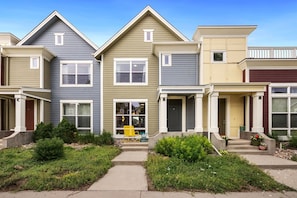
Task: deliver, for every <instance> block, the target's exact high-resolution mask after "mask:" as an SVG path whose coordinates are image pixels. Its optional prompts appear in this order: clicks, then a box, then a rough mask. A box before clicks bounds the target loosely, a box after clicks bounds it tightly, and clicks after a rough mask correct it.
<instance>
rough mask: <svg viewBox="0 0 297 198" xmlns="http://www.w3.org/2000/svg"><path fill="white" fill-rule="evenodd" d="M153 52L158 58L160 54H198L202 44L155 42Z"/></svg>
mask: <svg viewBox="0 0 297 198" xmlns="http://www.w3.org/2000/svg"><path fill="white" fill-rule="evenodd" d="M152 51H153V54H154V55H156V56H159V54H160V53H198V52H199V51H200V42H184V41H180V42H179V41H177V42H153V43H152Z"/></svg>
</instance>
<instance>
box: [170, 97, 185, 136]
mask: <svg viewBox="0 0 297 198" xmlns="http://www.w3.org/2000/svg"><path fill="white" fill-rule="evenodd" d="M167 99H168V100H170V99H179V100H182V132H186V96H168V98H167ZM167 108H168V107H167Z"/></svg>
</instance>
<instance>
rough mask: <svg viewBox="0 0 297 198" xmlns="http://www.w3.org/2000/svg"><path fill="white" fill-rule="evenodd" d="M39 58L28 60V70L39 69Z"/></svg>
mask: <svg viewBox="0 0 297 198" xmlns="http://www.w3.org/2000/svg"><path fill="white" fill-rule="evenodd" d="M39 64H40V61H39V57H31V58H30V69H39Z"/></svg>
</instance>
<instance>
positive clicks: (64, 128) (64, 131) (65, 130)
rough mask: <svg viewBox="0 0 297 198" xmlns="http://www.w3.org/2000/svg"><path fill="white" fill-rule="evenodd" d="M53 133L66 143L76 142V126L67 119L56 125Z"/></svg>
mask: <svg viewBox="0 0 297 198" xmlns="http://www.w3.org/2000/svg"><path fill="white" fill-rule="evenodd" d="M53 133H54V136H55V137H58V138H61V139H62V140H63V141H64V142H65V143H67V144H71V143H73V142H76V139H77V128H76V127H75V125H74V124H71V123H70V122H69V121H68V120H67V119H63V120H62V121H61V122H60V123H59V124H58V126H57V127H55V128H54V131H53Z"/></svg>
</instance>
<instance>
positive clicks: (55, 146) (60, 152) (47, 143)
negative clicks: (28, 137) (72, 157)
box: [34, 138, 64, 161]
mask: <svg viewBox="0 0 297 198" xmlns="http://www.w3.org/2000/svg"><path fill="white" fill-rule="evenodd" d="M63 144H64V142H63V140H61V139H60V138H52V139H49V138H45V139H40V140H38V141H37V144H36V147H35V149H34V157H35V159H37V160H39V161H47V160H54V159H58V158H61V157H63V156H64V145H63Z"/></svg>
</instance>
